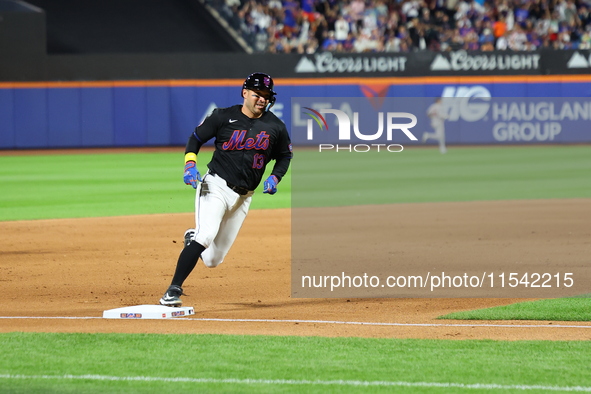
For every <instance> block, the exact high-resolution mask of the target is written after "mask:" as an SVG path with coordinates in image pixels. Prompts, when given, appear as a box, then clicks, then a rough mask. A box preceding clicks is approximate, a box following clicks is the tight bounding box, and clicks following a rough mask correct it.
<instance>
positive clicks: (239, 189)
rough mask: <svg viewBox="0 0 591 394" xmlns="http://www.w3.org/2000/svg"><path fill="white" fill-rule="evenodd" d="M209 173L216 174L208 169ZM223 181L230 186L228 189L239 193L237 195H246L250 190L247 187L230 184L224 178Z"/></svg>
mask: <svg viewBox="0 0 591 394" xmlns="http://www.w3.org/2000/svg"><path fill="white" fill-rule="evenodd" d="M209 173H210V174H211V175H217V174H216V173H215V172H213V171H211V170H209ZM218 176H219V175H218ZM220 178H221V177H220ZM222 179H224V178H222ZM224 181H225V182H226V185H228V187H229V188H230V190H232V191H233V192H235V193H238V194H239V195H241V196H244V195H246V194H248V193H250V190H248V189H247V188H245V187H240V186H236V185H232V184H231V183H230V182H228V181H226V180H225V179H224Z"/></svg>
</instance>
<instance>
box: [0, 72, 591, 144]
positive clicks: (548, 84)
mask: <svg viewBox="0 0 591 394" xmlns="http://www.w3.org/2000/svg"><path fill="white" fill-rule="evenodd" d="M241 84H242V80H241V79H228V80H159V81H109V82H22V83H20V82H12V83H9V82H6V83H0V149H27V148H78V147H133V146H169V145H173V146H176V145H184V144H185V142H186V140H187V138H188V136H189V134H190V133H191V132H192V130H193V129H194V127H195V126H196V125H197V124H199V123H200V122H201V120H202V119H203V118H204V116H205V115H206V114H207V113H209V112H210V111H211V109H212V108H214V107H216V106H229V105H233V104H237V103H239V102H241V99H240V86H241ZM276 85H277V86H276V90H277V91H278V96H277V104H276V105H275V107H274V112H275V113H276V114H277V115H278V116H279V117H280V118H282V119H283V121H284V122H285V123H286V124H287V125H288V126H289V125H292V113H291V112H292V111H291V110H290V106H291V99H292V98H293V97H341V98H343V97H362V98H363V97H365V98H367V100H368V102H371V103H374V104H376V103H379V101H380V99H381V98H384V97H414V98H418V97H425V98H433V97H439V96H441V95H444V96H447V97H455V98H462V97H465V98H466V99H467V100H466V101H465V103H466V105H469V104H470V102H471V101H472V100H478V99H479V98H482V97H485V96H486V93H483V92H488V94H489V96H490V97H492V98H495V99H496V98H499V99H500V98H516V99H515V100H512V102H516V103H518V105H521V104H523V103H527V99H528V98H531V99H532V100H533V99H534V98H541V97H546V98H549V100H547V101H551V100H550V98H560V99H563V98H567V99H569V100H570V99H571V98H577V99H576V100H575V101H576V102H577V103H578V104H577V105H578V106H582V107H585V108H587V106H588V105H589V104H588V103H587V102H588V100H587V99H586V98H590V97H591V76H586V75H582V76H513V77H512V76H506V77H424V78H365V79H360V78H333V79H323V80H319V79H279V78H278V79H277V80H276ZM517 98H519V99H518V100H517ZM430 101H431V100H426V101H425V106H426V105H428V104H429V103H430ZM509 101H510V100H509ZM538 101H539V100H538ZM559 101H564V100H559ZM519 103H521V104H519ZM558 111H560V110H558ZM584 111H586V109H583V110H580V111H579V113H580V114H579V115H578V118H577V121H578V123H577V124H578V125H580V126H581V130H579V129H578V128H577V129H576V130H563V131H562V132H561V133H558V134H556V133H548V134H547V135H552V136H553V138H551V139H550V138H545V139H544V138H531V139H529V136H530V135H534V134H531V133H530V134H527V136H528V137H527V138H526V139H523V140H519V139H517V140H516V139H515V138H512V139H505V140H502V139H501V140H500V139H499V138H495V136H494V135H493V134H492V133H488V134H482V133H480V134H474V133H470V132H468V129H475V127H474V126H475V125H474V124H468V125H464V126H461V125H460V123H458V126H457V127H463V128H464V129H465V130H466V131H465V132H458V133H454V132H453V127H454V125H453V124H452V123H449V126H448V130H449V131H450V133H449V135H448V139H449V142H450V143H458V144H462V143H484V144H486V143H516V142H517V143H519V142H525V143H531V142H539V143H546V142H548V143H563V142H591V133H589V132H588V131H587V128H585V127H584V126H586V124H587V123H585V122H589V119H588V118H586V116H587V115H584V114H583V113H582V112H584ZM422 112H424V108H417V113H422ZM296 116H299V114H297V115H296ZM461 120H462V119H460V121H461ZM542 127H544V126H543V125H542ZM476 129H478V127H476ZM425 131H427V130H425ZM527 133H529V132H527ZM515 135H517V134H515ZM497 137H498V135H497ZM534 137H535V135H534Z"/></svg>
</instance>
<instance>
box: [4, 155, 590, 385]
mask: <svg viewBox="0 0 591 394" xmlns="http://www.w3.org/2000/svg"><path fill="white" fill-rule="evenodd" d="M296 160H297V161H296ZM318 160H319V158H318V157H317V155H315V154H314V152H312V151H307V150H302V151H298V150H296V152H295V160H294V167H293V169H292V171H291V172H290V173H289V175H288V176H287V177H286V179H285V180H284V181H283V182H282V183H280V185H279V192H278V193H277V194H276V195H274V196H267V195H263V194H262V191H260V190H259V191H258V193H257V195H256V197H255V198H254V199H253V209H257V208H263V207H265V208H266V207H269V208H281V207H289V206H290V204H292V205H297V206H327V205H335V204H339V205H341V204H345V205H346V204H353V205H354V204H359V203H360V202H361V201H363V202H368V201H369V203H376V204H386V203H388V204H390V203H399V202H431V201H433V202H436V201H473V200H502V199H548V198H591V182H590V181H589V174H591V146H537V147H503V148H501V147H486V148H473V147H462V148H454V147H452V148H451V149H450V150H449V153H448V154H447V155H440V154H439V153H438V152H437V151H436V149H435V148H433V149H410V148H409V149H407V150H406V151H404V152H403V153H399V154H395V155H394V156H392V157H391V158H387V159H386V160H388V161H387V164H388V165H386V166H384V165H383V164H384V160H385V158H384V157H382V156H375V155H368V156H365V157H364V159H363V160H359V158H358V157H356V156H353V155H352V154H347V153H338V154H333V155H332V156H327V157H326V158H325V157H322V160H321V161H320V162H321V163H323V164H322V166H321V167H320V168H319V167H318V166H317V165H318V164H319V161H318ZM206 162H207V158H206V157H205V155H202V156H201V157H200V164H199V168H200V169H201V171H202V172H205V171H204V170H205V166H204V163H206ZM295 163H297V164H295ZM290 177H291V178H290ZM292 178H293V179H292ZM292 180H293V185H294V189H295V192H294V191H292V187H291V186H290V183H291V181H292ZM351 185H354V186H355V187H354V189H355V190H357V192H358V193H359V194H356V195H348V196H346V197H343V196H342V194H347V193H343V191H348V190H351V188H352V186H351ZM333 187H336V188H337V189H336V190H334V189H333ZM0 191H1V193H0V221H8V220H34V219H45V218H66V217H72V218H75V217H90V216H112V215H113V216H114V215H137V214H150V213H172V212H192V210H193V199H194V192H192V189H191V188H190V187H189V186H186V185H184V184H183V182H182V153H181V154H172V153H150V154H147V153H131V154H130V153H125V154H124V153H120V154H91V155H73V154H72V155H62V156H57V155H38V156H0ZM384 192H386V193H384ZM337 194H340V195H339V196H338V199H337V200H335V196H336V195H337ZM588 301H589V298H579V299H576V298H572V299H560V300H544V302H538V303H522V304H515V305H510V306H507V307H499V308H498V309H496V310H495V311H492V312H493V313H495V314H491V311H476V312H473V313H474V314H472V315H470V313H467V314H465V315H457V316H456V317H453V316H454V315H448V316H446V318H461V319H471V318H474V319H486V318H487V317H486V315H487V314H488V316H492V317H489V318H494V319H498V318H499V316H506V317H505V318H510V319H516V318H517V319H519V318H531V319H540V320H545V319H559V320H571V319H572V320H577V318H576V315H577V311H579V310H580V309H581V308H585V309H586V310H589V303H588ZM491 309H495V308H491ZM558 312H563V313H558ZM578 315H579V316H580V313H579V314H578ZM450 316H451V317H450ZM470 316H473V317H470ZM0 321H1V320H0ZM558 339H559V338H558ZM0 355H1V357H0V392H2V393H134V392H138V393H139V392H142V393H148V392H150V393H151V392H175V393H176V392H228V393H236V392H249V393H251V392H253V393H254V392H256V393H259V392H273V393H276V392H296V393H304V392H305V393H308V392H323V393H324V392H371V393H374V392H412V393H419V392H425V393H431V392H436V393H456V392H474V391H476V392H485V393H487V392H490V393H492V392H495V393H498V392H523V391H527V392H536V393H538V392H539V393H542V392H555V391H579V392H581V391H582V392H589V391H591V375H590V374H589V373H588V365H589V363H590V362H591V342H589V341H568V342H566V341H556V342H554V341H552V342H550V341H517V342H503V341H442V340H396V339H361V338H306V337H303V338H302V337H262V336H227V335H223V336H222V335H131V334H129V335H128V334H108V335H104V334H41V333H8V334H0Z"/></svg>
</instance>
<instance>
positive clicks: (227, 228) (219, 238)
mask: <svg viewBox="0 0 591 394" xmlns="http://www.w3.org/2000/svg"><path fill="white" fill-rule="evenodd" d="M251 201H252V197H251V196H248V197H240V198H239V200H238V201H237V205H236V206H235V207H234V209H232V210H230V211H228V212H226V215H225V216H224V219H223V220H222V223H221V225H220V229H219V231H218V233H217V235H216V237H215V239H214V240H213V242H212V244H211V245H210V247H209V248H207V249H206V250H205V251H204V252H203V253H202V254H201V259H202V260H203V263H205V265H206V266H208V267H209V268H214V267H217V266H218V265H220V264H221V263H222V262H223V261H224V258H225V257H226V255H227V254H228V252H229V251H230V248H231V247H232V244H233V243H234V241H235V240H236V237H237V236H238V232H239V231H240V228H241V227H242V224H243V223H244V219H245V218H246V215H247V214H248V210H249V207H250V202H251Z"/></svg>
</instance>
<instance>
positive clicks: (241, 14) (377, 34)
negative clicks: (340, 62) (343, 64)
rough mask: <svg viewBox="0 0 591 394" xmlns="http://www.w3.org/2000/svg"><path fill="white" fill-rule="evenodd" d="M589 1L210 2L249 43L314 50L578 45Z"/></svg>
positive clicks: (583, 41) (585, 33)
mask: <svg viewBox="0 0 591 394" xmlns="http://www.w3.org/2000/svg"><path fill="white" fill-rule="evenodd" d="M206 1H208V2H212V3H213V0H206ZM589 3H591V0H553V1H552V2H549V1H546V0H349V1H344V2H343V1H338V0H299V1H296V0H218V1H217V3H216V4H221V5H222V6H223V7H225V9H224V10H222V12H221V13H220V15H223V16H224V17H225V18H226V19H227V20H228V21H229V23H230V25H231V26H233V27H234V28H238V29H239V30H241V31H242V33H243V35H244V36H245V38H246V39H247V41H248V42H249V43H250V44H251V45H252V44H254V47H255V49H256V50H268V51H270V52H283V53H285V52H288V53H294V52H297V53H315V51H317V50H330V51H334V52H350V51H363V52H367V51H376V52H380V51H388V52H397V51H407V50H413V51H416V50H431V51H447V50H460V49H466V50H478V49H481V50H491V47H492V48H496V49H498V50H507V49H510V50H513V51H521V50H534V49H536V48H541V47H544V48H555V49H558V48H561V49H576V48H581V49H583V48H587V47H589V46H590V45H591V43H590V41H589V36H590V35H591V30H589V29H588V26H590V25H591V13H590V12H589ZM456 25H457V26H456ZM329 31H333V32H334V35H333V34H329V33H328V32H329ZM524 37H525V38H524ZM335 41H336V43H335ZM265 47H266V48H265Z"/></svg>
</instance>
